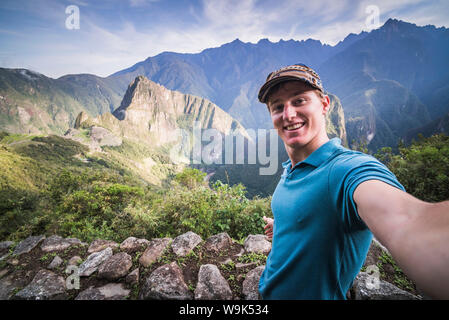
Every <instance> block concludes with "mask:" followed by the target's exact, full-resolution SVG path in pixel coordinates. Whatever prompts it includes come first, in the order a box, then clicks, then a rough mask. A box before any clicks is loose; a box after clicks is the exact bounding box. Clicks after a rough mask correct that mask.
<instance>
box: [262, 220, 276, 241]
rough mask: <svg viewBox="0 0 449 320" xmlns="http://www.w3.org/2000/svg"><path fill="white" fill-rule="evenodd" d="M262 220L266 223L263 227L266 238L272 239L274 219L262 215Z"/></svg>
mask: <svg viewBox="0 0 449 320" xmlns="http://www.w3.org/2000/svg"><path fill="white" fill-rule="evenodd" d="M263 221H265V223H266V225H265V227H263V228H264V229H265V235H266V236H267V237H268V239H273V222H274V220H273V219H272V218H267V217H265V216H263Z"/></svg>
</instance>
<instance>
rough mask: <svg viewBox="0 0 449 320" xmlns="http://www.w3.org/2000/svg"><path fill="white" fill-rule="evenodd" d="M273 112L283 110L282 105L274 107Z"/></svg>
mask: <svg viewBox="0 0 449 320" xmlns="http://www.w3.org/2000/svg"><path fill="white" fill-rule="evenodd" d="M271 110H272V111H273V112H277V111H280V110H282V104H278V105H275V106H273V107H272V108H271Z"/></svg>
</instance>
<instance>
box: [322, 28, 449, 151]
mask: <svg viewBox="0 0 449 320" xmlns="http://www.w3.org/2000/svg"><path fill="white" fill-rule="evenodd" d="M448 57H449V29H446V28H443V27H442V28H435V27H434V26H425V27H418V26H416V25H415V24H412V23H407V22H403V21H399V20H395V19H389V20H388V21H387V22H386V23H385V24H384V25H383V26H382V27H381V28H379V29H377V30H373V31H372V32H370V33H368V34H366V35H365V36H364V37H363V38H361V39H359V40H357V41H354V42H353V43H352V44H351V45H349V46H347V47H346V48H345V49H344V50H343V51H341V52H339V53H337V54H335V55H334V56H332V57H331V58H329V59H328V60H327V61H325V62H323V63H322V64H321V65H320V66H319V67H318V68H317V69H318V72H319V74H320V75H321V77H322V80H323V82H324V84H325V86H326V88H327V90H329V91H331V92H333V93H334V94H336V95H337V96H338V97H339V98H340V99H341V101H342V103H343V106H344V110H345V119H346V125H347V130H348V137H349V141H350V142H351V141H352V140H355V141H364V142H368V147H369V148H370V149H371V150H376V149H377V148H378V147H381V146H397V143H398V141H399V139H401V138H402V139H403V138H405V135H406V133H407V132H409V131H410V130H411V129H413V128H419V127H423V126H425V125H426V124H427V123H429V122H430V121H432V120H435V119H437V118H439V117H442V116H444V115H445V114H446V113H447V112H448V111H449V95H448V94H447V88H448V84H449V59H447V58H448Z"/></svg>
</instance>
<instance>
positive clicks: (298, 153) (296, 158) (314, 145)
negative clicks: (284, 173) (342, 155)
mask: <svg viewBox="0 0 449 320" xmlns="http://www.w3.org/2000/svg"><path fill="white" fill-rule="evenodd" d="M328 141H329V137H328V136H327V134H326V135H325V136H322V137H319V138H317V139H315V140H312V141H310V142H309V143H308V144H306V145H304V146H300V147H291V146H288V145H285V149H286V150H287V154H288V157H289V158H290V160H291V162H292V168H293V167H294V166H295V165H296V164H297V163H299V162H301V161H304V160H305V159H307V157H308V156H310V155H311V154H312V153H313V152H314V151H315V150H316V149H318V148H319V147H321V146H322V145H323V144H325V143H326V142H328Z"/></svg>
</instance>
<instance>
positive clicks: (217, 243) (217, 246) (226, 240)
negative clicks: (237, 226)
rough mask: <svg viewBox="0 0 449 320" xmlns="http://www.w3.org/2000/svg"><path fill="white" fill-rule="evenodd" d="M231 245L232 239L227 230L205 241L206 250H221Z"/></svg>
mask: <svg viewBox="0 0 449 320" xmlns="http://www.w3.org/2000/svg"><path fill="white" fill-rule="evenodd" d="M231 245H232V239H231V237H230V236H229V235H228V234H227V233H226V232H222V233H219V234H216V235H214V236H211V237H210V238H208V239H207V240H206V242H205V243H204V247H205V248H206V250H209V251H213V252H220V251H221V250H225V249H227V248H229V247H230V246H231Z"/></svg>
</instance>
